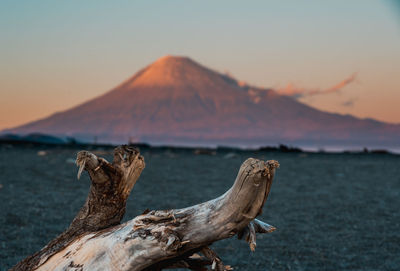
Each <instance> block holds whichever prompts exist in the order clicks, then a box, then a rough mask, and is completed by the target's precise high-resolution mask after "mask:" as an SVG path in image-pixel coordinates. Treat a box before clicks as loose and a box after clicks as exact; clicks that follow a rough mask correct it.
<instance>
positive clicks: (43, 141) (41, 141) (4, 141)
mask: <svg viewBox="0 0 400 271" xmlns="http://www.w3.org/2000/svg"><path fill="white" fill-rule="evenodd" d="M0 145H3V146H4V145H13V146H32V147H34V146H42V147H64V148H87V149H98V148H114V147H115V146H116V145H114V144H101V143H87V142H81V141H78V140H76V139H75V138H73V137H66V138H65V139H63V138H60V137H56V136H53V135H48V134H42V133H32V134H28V135H17V134H3V135H0ZM128 145H132V146H135V147H138V148H140V149H150V148H151V149H159V150H188V151H194V153H195V154H199V155H201V154H206V155H207V154H208V155H215V154H216V152H217V151H218V152H238V151H260V152H282V153H310V152H311V151H305V150H303V149H301V148H299V147H294V146H288V145H285V144H279V145H278V146H263V147H260V148H257V149H243V148H236V147H231V146H218V147H216V148H211V147H204V148H203V147H201V148H200V147H181V146H168V145H165V146H152V145H150V144H147V143H133V142H131V143H129V144H128ZM312 153H329V152H326V151H324V150H322V149H321V150H319V151H317V152H312ZM340 153H345V154H392V153H391V152H389V151H388V150H385V149H372V150H369V149H367V148H364V149H362V150H345V151H343V152H340Z"/></svg>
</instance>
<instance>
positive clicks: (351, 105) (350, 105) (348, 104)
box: [341, 98, 357, 107]
mask: <svg viewBox="0 0 400 271" xmlns="http://www.w3.org/2000/svg"><path fill="white" fill-rule="evenodd" d="M356 101H357V99H355V98H353V99H349V100H347V101H344V102H343V103H342V104H341V105H342V106H344V107H353V106H354V103H355V102H356Z"/></svg>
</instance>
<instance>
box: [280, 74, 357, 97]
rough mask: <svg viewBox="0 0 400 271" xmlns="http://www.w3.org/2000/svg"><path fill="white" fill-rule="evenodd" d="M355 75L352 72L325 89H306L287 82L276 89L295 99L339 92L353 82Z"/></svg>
mask: <svg viewBox="0 0 400 271" xmlns="http://www.w3.org/2000/svg"><path fill="white" fill-rule="evenodd" d="M356 77H357V73H353V74H352V75H351V76H349V77H348V78H346V79H344V80H342V81H340V82H339V83H337V84H335V85H333V86H332V87H330V88H327V89H307V88H298V87H295V86H294V85H293V84H291V83H290V84H288V85H287V86H286V87H285V88H281V89H278V93H279V94H281V95H285V96H290V97H293V98H295V99H298V98H302V97H307V96H315V95H323V94H330V93H337V92H340V91H341V90H342V89H343V88H344V87H346V86H347V85H349V84H350V83H352V82H354V80H355V79H356Z"/></svg>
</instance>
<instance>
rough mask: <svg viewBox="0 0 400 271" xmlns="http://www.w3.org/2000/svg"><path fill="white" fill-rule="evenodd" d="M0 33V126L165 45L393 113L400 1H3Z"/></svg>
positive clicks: (84, 95)
mask: <svg viewBox="0 0 400 271" xmlns="http://www.w3.org/2000/svg"><path fill="white" fill-rule="evenodd" d="M0 37H1V40H0V130H1V129H5V128H11V127H15V126H18V125H21V124H24V123H27V122H29V121H32V120H36V119H39V118H43V117H46V116H48V115H50V114H52V113H54V112H57V111H63V110H66V109H68V108H70V107H72V106H74V105H77V104H80V103H82V102H84V101H86V100H88V99H91V98H94V97H96V96H98V95H100V94H103V93H105V92H107V91H109V90H110V89H112V88H113V87H115V86H117V85H118V84H120V83H121V82H122V81H124V80H126V79H127V78H129V77H131V76H132V75H133V74H134V73H135V72H137V71H138V70H139V69H141V68H143V67H145V66H147V65H149V64H150V63H152V62H154V61H155V60H157V59H158V58H160V57H162V56H164V55H168V54H169V55H183V56H189V57H190V58H192V59H193V60H195V61H197V62H199V63H201V64H203V65H205V66H207V67H209V68H212V69H214V70H217V71H220V72H223V73H229V74H230V75H232V76H234V77H235V78H237V79H238V80H240V81H245V82H247V83H248V84H251V85H255V86H260V87H268V88H274V89H276V90H277V91H280V92H281V93H282V94H284V95H290V96H292V97H293V98H295V99H298V100H299V101H301V102H304V103H306V104H308V105H311V106H313V107H316V108H318V109H322V110H325V111H329V112H337V113H341V114H352V115H355V116H358V117H361V118H374V119H377V120H381V121H386V122H391V123H400V5H399V1H394V0H392V1H390V0H381V1H378V0H351V1H348V0H332V1H320V0H318V1H313V0H307V1H305V0H297V1H295V0H293V1H185V0H182V1H99V0H97V1H7V0H5V1H4V0H3V1H1V2H0ZM282 110H284V109H282Z"/></svg>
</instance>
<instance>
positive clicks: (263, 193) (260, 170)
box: [11, 146, 279, 271]
mask: <svg viewBox="0 0 400 271" xmlns="http://www.w3.org/2000/svg"><path fill="white" fill-rule="evenodd" d="M76 163H77V165H78V166H79V171H78V178H79V176H80V175H81V173H82V171H83V170H86V171H87V172H88V173H89V176H90V179H91V187H90V191H89V195H88V198H87V200H86V202H85V204H84V206H83V207H82V208H81V210H80V211H79V213H78V214H77V215H76V217H75V218H74V220H73V221H72V223H71V225H70V226H69V228H68V229H67V230H66V231H65V232H64V233H62V234H61V235H60V236H58V237H57V238H56V239H54V240H52V241H51V242H50V243H49V244H48V245H47V246H45V247H44V248H43V249H42V250H40V251H39V252H37V253H35V254H34V255H32V256H29V257H27V258H26V259H24V260H23V261H21V262H20V263H18V264H17V265H16V266H14V267H13V268H12V269H11V270H130V271H134V270H162V269H167V268H187V269H192V270H208V269H207V266H210V267H211V269H212V270H231V267H230V266H225V265H224V264H223V263H222V260H221V259H220V258H219V257H218V255H217V254H216V253H215V252H214V251H212V250H211V249H210V248H209V245H211V244H212V243H213V242H215V241H218V240H221V239H225V238H230V237H232V236H234V235H237V236H238V238H239V239H242V238H243V239H245V240H246V241H247V242H248V243H249V246H250V249H251V250H252V251H254V250H255V247H256V233H269V232H272V231H274V230H275V228H274V227H273V226H271V225H269V224H267V223H264V222H262V221H260V220H257V219H256V217H257V216H258V215H259V214H261V211H262V207H263V205H264V203H265V201H266V199H267V197H268V193H269V191H270V189H271V184H272V180H273V177H274V173H275V169H276V168H277V167H279V164H278V162H276V161H266V162H265V161H261V160H257V159H253V158H249V159H247V160H246V161H245V162H243V164H242V165H241V167H240V169H239V172H238V175H237V177H236V180H235V182H234V184H233V186H232V187H231V188H230V189H229V190H228V191H227V192H226V193H225V194H223V195H222V196H220V197H218V198H216V199H213V200H210V201H207V202H204V203H201V204H198V205H194V206H191V207H188V208H184V209H176V210H163V211H147V212H145V213H144V214H142V215H140V216H137V217H136V218H134V219H132V220H130V221H128V222H126V223H124V224H120V221H121V219H122V217H123V215H124V213H125V207H126V200H127V198H128V196H129V194H130V192H131V190H132V188H133V186H134V185H135V183H136V181H137V180H138V178H139V176H140V174H141V172H142V171H143V169H144V167H145V163H144V159H143V157H142V156H141V155H140V154H139V151H138V150H136V149H134V148H132V147H129V146H120V147H118V148H116V149H115V151H114V159H113V162H112V163H109V162H107V161H106V160H105V159H103V158H99V157H97V156H96V155H94V154H92V153H90V152H87V151H81V152H79V153H78V155H77V159H76ZM200 253H201V254H202V256H201V255H200Z"/></svg>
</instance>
